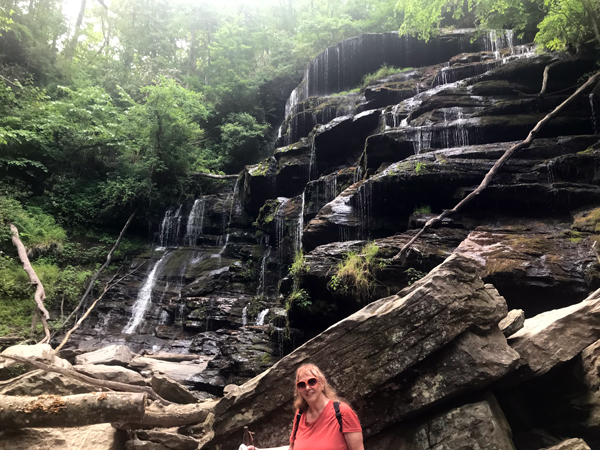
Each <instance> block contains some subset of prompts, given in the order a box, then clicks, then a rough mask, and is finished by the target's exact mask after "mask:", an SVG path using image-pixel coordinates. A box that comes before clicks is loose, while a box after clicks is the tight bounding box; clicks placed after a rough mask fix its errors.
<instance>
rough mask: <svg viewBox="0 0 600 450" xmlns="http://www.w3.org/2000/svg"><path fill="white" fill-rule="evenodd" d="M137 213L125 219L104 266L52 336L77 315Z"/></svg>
mask: <svg viewBox="0 0 600 450" xmlns="http://www.w3.org/2000/svg"><path fill="white" fill-rule="evenodd" d="M136 213H137V209H136V210H135V211H133V213H131V216H129V219H127V222H126V223H125V226H124V227H123V229H122V230H121V234H119V237H118V238H117V242H115V245H113V248H111V249H110V252H108V255H107V256H106V262H105V263H104V264H102V266H101V267H100V268H99V269H98V270H97V271H96V273H95V274H94V276H93V277H92V279H91V280H90V283H89V284H88V287H87V289H86V291H85V292H84V294H83V296H82V297H81V300H80V301H79V304H78V305H77V307H76V308H75V309H74V310H73V311H72V312H71V314H69V316H68V317H67V318H66V320H65V321H64V322H63V323H62V324H61V326H60V327H59V328H58V329H57V330H56V332H55V333H54V335H56V333H58V332H59V331H60V330H61V329H62V327H64V326H65V324H66V323H68V322H69V320H71V317H73V315H75V314H77V312H78V311H79V309H80V308H81V305H83V302H84V301H85V299H86V298H87V296H88V295H89V293H90V292H91V291H92V288H93V287H94V283H95V282H96V280H97V279H98V276H99V275H100V273H101V272H102V271H103V270H104V269H106V268H107V267H108V265H109V264H110V262H111V260H112V255H113V253H114V252H115V251H116V250H117V248H118V247H119V244H120V243H121V239H122V238H123V235H124V234H125V232H126V231H127V228H129V225H130V224H131V221H132V220H133V218H134V216H135V214H136Z"/></svg>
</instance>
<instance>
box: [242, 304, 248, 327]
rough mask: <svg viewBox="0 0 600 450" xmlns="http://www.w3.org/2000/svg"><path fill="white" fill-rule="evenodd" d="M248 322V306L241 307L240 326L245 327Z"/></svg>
mask: <svg viewBox="0 0 600 450" xmlns="http://www.w3.org/2000/svg"><path fill="white" fill-rule="evenodd" d="M247 324H248V307H247V306H244V309H242V326H243V327H245V326H246V325H247Z"/></svg>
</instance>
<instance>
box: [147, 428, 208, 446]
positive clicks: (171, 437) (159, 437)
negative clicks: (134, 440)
mask: <svg viewBox="0 0 600 450" xmlns="http://www.w3.org/2000/svg"><path fill="white" fill-rule="evenodd" d="M136 435H137V437H138V439H139V440H142V441H150V442H152V443H155V444H160V445H164V446H165V447H167V448H169V449H171V450H196V449H197V448H198V441H197V440H196V439H194V438H192V437H189V436H184V435H182V434H178V433H169V432H167V431H137V432H136Z"/></svg>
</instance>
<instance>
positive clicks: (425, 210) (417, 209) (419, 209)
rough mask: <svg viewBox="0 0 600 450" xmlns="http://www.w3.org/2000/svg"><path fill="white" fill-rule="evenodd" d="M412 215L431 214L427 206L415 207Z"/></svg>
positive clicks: (429, 207)
mask: <svg viewBox="0 0 600 450" xmlns="http://www.w3.org/2000/svg"><path fill="white" fill-rule="evenodd" d="M413 214H431V206H429V205H420V206H415V209H414V210H413Z"/></svg>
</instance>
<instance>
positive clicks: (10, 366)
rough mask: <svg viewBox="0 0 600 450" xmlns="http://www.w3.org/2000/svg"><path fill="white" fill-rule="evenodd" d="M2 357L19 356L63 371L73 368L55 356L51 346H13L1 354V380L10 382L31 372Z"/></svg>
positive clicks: (19, 364) (20, 364)
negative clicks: (9, 380) (11, 379)
mask: <svg viewBox="0 0 600 450" xmlns="http://www.w3.org/2000/svg"><path fill="white" fill-rule="evenodd" d="M2 355H6V356H18V357H20V358H25V359H31V360H34V361H38V362H41V363H44V364H48V365H50V366H56V367H60V368H63V369H70V368H71V364H69V362H68V361H67V360H65V359H62V358H59V357H58V356H56V355H55V354H54V350H53V349H52V347H51V346H50V345H49V344H36V345H13V346H12V347H8V348H7V349H6V350H4V351H3V352H2V353H1V354H0V380H8V379H10V378H13V377H15V376H17V375H20V374H22V373H25V372H27V371H28V370H29V368H27V367H25V366H24V365H23V364H22V363H20V362H17V361H15V360H13V359H10V358H2Z"/></svg>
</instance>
